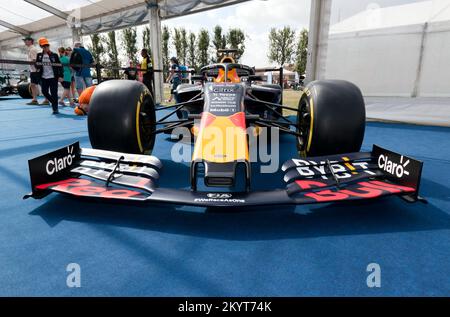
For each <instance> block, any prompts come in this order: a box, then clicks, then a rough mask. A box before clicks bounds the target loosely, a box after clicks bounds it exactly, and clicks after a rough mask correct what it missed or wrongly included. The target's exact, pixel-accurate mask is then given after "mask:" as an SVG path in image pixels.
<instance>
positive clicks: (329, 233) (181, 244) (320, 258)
mask: <svg viewBox="0 0 450 317" xmlns="http://www.w3.org/2000/svg"><path fill="white" fill-rule="evenodd" d="M24 104H25V101H24V100H23V99H16V98H3V99H0V184H1V185H0V198H1V202H0V296H10V295H20V296H22V295H32V296H54V295H62V296H71V295H77V296H85V295H113V296H120V295H130V296H134V295H148V296H208V295H211V296H307V295H313V296H316V295H324V296H334V295H353V296H367V295H374V296H384V295H407V296H413V295H447V296H449V295H450V202H449V201H450V189H449V187H450V129H445V128H433V127H420V126H411V125H391V124H381V123H369V124H368V125H367V131H366V138H365V142H364V146H363V149H364V150H370V149H371V145H372V144H373V143H377V144H380V145H383V146H385V147H387V148H389V149H393V150H396V151H398V152H400V153H404V154H407V155H410V156H413V157H415V158H418V159H421V160H423V161H424V162H425V167H424V174H423V182H422V191H421V192H422V195H423V196H425V197H427V198H428V199H429V204H428V205H424V204H420V203H419V204H413V205H410V204H407V203H405V202H403V201H402V200H400V199H398V198H396V197H391V198H385V199H382V200H378V201H374V202H362V203H356V204H340V205H316V206H306V207H305V206H298V207H297V208H294V207H283V208H266V209H259V210H258V209H257V210H255V211H258V212H251V213H230V214H217V213H205V212H204V211H205V210H203V209H202V208H193V207H167V206H162V207H161V206H159V207H158V206H146V207H129V206H125V205H118V206H117V205H113V204H99V203H92V202H85V201H78V200H75V199H71V198H68V197H64V196H60V195H56V194H53V195H50V196H48V197H47V198H45V199H43V200H32V199H30V200H26V201H23V200H22V196H23V195H24V194H25V193H28V192H29V191H30V185H29V180H28V166H27V160H28V159H30V158H33V157H35V156H38V155H40V154H43V153H46V152H48V151H51V150H53V149H55V148H58V147H61V146H64V145H67V144H69V143H70V142H73V141H76V140H80V141H81V144H82V146H84V147H90V144H89V139H88V136H87V127H86V119H85V118H81V117H76V116H74V115H73V114H72V110H69V109H68V108H67V109H63V110H61V115H59V116H58V117H54V116H52V115H51V114H50V113H51V110H50V108H49V107H39V106H25V105H24ZM166 139H167V136H160V137H159V138H158V140H157V147H156V150H155V151H154V154H155V155H156V156H158V157H160V158H161V159H162V161H163V164H164V171H163V173H162V176H161V177H162V180H161V186H166V187H167V186H173V187H186V186H188V166H187V165H182V164H175V163H172V162H170V161H169V158H170V156H169V151H170V147H171V146H170V145H171V144H170V143H169V142H168V141H167V140H166ZM281 144H282V148H283V151H282V156H283V159H287V158H290V157H292V156H293V155H295V154H294V152H295V149H294V148H295V146H294V142H293V140H290V139H289V137H286V138H283V139H282V140H281ZM254 176H255V179H256V182H255V183H256V187H261V188H263V187H267V188H270V187H272V186H278V185H281V180H280V177H281V176H280V175H273V176H271V175H267V176H258V175H254ZM72 262H75V263H78V264H79V265H80V266H81V286H82V287H81V288H68V287H67V286H66V277H67V274H68V273H67V272H66V266H67V265H68V264H69V263H72ZM372 262H375V263H378V264H379V265H380V266H381V281H382V285H381V288H377V289H370V288H368V287H367V285H366V278H367V275H368V273H367V272H366V267H367V265H368V264H369V263H372Z"/></svg>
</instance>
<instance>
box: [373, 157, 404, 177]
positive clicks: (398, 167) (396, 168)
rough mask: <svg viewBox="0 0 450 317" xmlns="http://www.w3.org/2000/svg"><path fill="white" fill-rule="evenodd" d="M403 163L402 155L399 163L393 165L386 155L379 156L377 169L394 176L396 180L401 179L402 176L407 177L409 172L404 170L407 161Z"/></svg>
mask: <svg viewBox="0 0 450 317" xmlns="http://www.w3.org/2000/svg"><path fill="white" fill-rule="evenodd" d="M403 161H404V157H403V155H402V156H401V157H400V163H395V162H393V161H391V160H390V159H389V156H387V155H380V156H379V157H378V167H379V168H381V169H382V170H383V171H385V172H387V173H389V174H391V175H394V176H396V177H398V178H402V177H403V176H404V175H409V172H408V171H407V170H406V167H407V166H408V164H409V162H410V161H409V160H407V161H406V162H403Z"/></svg>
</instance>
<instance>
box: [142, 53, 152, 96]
mask: <svg viewBox="0 0 450 317" xmlns="http://www.w3.org/2000/svg"><path fill="white" fill-rule="evenodd" d="M141 56H142V61H141V69H142V83H143V84H144V85H145V86H147V88H148V90H150V91H151V92H153V73H152V71H150V69H153V62H152V58H151V57H150V56H149V55H148V50H147V49H146V48H143V49H142V50H141Z"/></svg>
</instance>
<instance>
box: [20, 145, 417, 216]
mask: <svg viewBox="0 0 450 317" xmlns="http://www.w3.org/2000/svg"><path fill="white" fill-rule="evenodd" d="M422 166H423V163H422V162H420V161H417V160H415V159H412V158H409V157H406V156H403V155H400V154H397V153H394V152H391V151H389V150H386V149H383V148H381V147H379V146H376V145H374V147H373V150H372V152H362V153H350V154H343V155H334V156H328V157H316V158H307V159H292V160H289V161H287V162H286V163H285V164H284V165H283V166H282V171H283V172H284V181H285V182H286V188H284V189H276V190H272V191H257V192H241V193H223V192H198V191H192V190H181V189H168V188H158V186H157V182H158V179H159V177H160V172H161V169H162V164H161V162H160V160H159V159H158V158H156V157H154V156H146V155H134V154H123V153H118V152H111V151H104V150H94V149H82V148H80V146H79V143H78V142H77V143H74V144H71V145H69V146H67V147H64V148H62V149H58V150H56V151H53V152H51V153H48V154H45V155H42V156H39V157H37V158H34V159H32V160H30V161H29V169H30V179H31V186H32V193H31V194H29V195H26V196H25V197H24V198H29V197H33V198H43V197H45V196H47V195H48V194H50V193H51V192H58V193H63V194H68V195H72V196H76V197H85V198H91V199H103V200H105V199H106V200H113V201H118V200H122V201H128V202H158V203H165V204H177V205H193V206H204V207H243V206H267V205H297V204H312V203H329V202H337V201H349V200H361V199H373V198H378V197H381V196H389V195H398V196H400V197H402V198H404V199H406V200H407V201H410V202H414V201H417V200H419V199H420V197H419V186H420V177H421V173H422Z"/></svg>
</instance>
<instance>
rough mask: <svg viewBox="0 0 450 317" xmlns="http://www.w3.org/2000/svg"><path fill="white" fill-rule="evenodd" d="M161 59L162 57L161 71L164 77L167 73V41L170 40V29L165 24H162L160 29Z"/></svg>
mask: <svg viewBox="0 0 450 317" xmlns="http://www.w3.org/2000/svg"><path fill="white" fill-rule="evenodd" d="M161 37H162V45H161V46H162V59H163V61H162V62H163V71H164V78H167V76H168V74H169V41H170V31H169V28H168V27H167V26H163V29H162V34H161Z"/></svg>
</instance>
